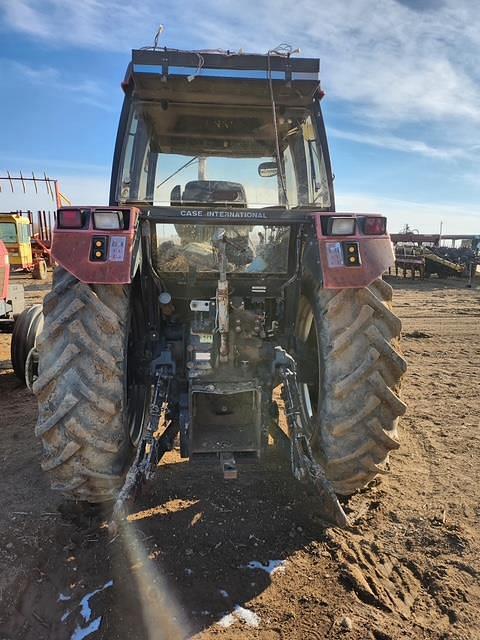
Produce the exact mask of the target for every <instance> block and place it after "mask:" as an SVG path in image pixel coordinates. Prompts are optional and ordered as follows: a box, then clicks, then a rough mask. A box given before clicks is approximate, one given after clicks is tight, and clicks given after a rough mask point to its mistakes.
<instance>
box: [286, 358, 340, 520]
mask: <svg viewBox="0 0 480 640" xmlns="http://www.w3.org/2000/svg"><path fill="white" fill-rule="evenodd" d="M274 364H275V366H276V367H277V369H278V372H279V375H280V378H281V380H282V382H283V388H284V396H285V410H286V416H287V422H288V429H289V432H290V461H291V468H292V473H293V475H294V477H295V478H296V479H297V480H298V481H300V482H302V483H305V484H310V485H312V486H313V487H314V488H315V490H316V492H317V493H318V494H319V496H320V498H321V501H322V515H323V517H324V518H325V520H326V521H328V522H329V523H331V524H333V525H334V526H336V527H341V528H346V527H348V526H349V524H350V523H349V521H348V518H347V516H346V514H345V511H344V510H343V508H342V505H341V504H340V502H339V501H338V498H337V496H336V494H335V491H334V490H333V487H332V484H331V483H330V481H329V480H328V478H327V476H326V475H325V471H324V470H323V468H322V467H321V466H320V465H319V464H318V462H316V460H315V458H314V456H313V452H312V448H311V445H310V440H309V437H308V435H307V429H306V421H307V417H306V416H305V415H304V412H303V411H302V408H301V403H300V392H299V389H298V381H297V374H296V366H295V360H294V359H293V358H292V356H290V355H289V354H288V353H287V352H286V351H284V350H283V349H281V348H280V347H277V348H276V349H275V362H274Z"/></svg>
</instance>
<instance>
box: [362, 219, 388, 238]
mask: <svg viewBox="0 0 480 640" xmlns="http://www.w3.org/2000/svg"><path fill="white" fill-rule="evenodd" d="M363 233H364V234H365V235H366V236H384V235H385V234H386V233H387V219H386V218H384V217H383V216H378V217H376V216H375V217H374V216H368V217H366V218H364V219H363Z"/></svg>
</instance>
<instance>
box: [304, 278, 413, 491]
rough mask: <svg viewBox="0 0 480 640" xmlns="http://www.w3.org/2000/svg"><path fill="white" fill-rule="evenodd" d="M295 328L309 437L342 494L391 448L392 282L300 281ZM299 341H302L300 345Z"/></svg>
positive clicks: (397, 371)
mask: <svg viewBox="0 0 480 640" xmlns="http://www.w3.org/2000/svg"><path fill="white" fill-rule="evenodd" d="M302 294H303V295H302V298H301V301H300V307H299V312H298V317H297V326H296V334H297V337H298V338H299V343H300V346H301V350H302V351H303V353H304V354H313V355H310V357H309V358H307V359H306V360H305V358H304V365H303V372H302V364H300V378H302V373H303V379H304V381H305V382H303V383H302V385H301V388H302V394H301V395H302V402H303V404H304V409H305V410H306V411H307V413H308V414H309V415H310V416H311V420H310V425H311V433H310V437H311V443H312V447H313V449H314V451H315V454H316V455H317V456H318V460H319V462H320V463H321V464H322V466H323V467H324V468H325V471H326V474H327V477H328V478H329V480H330V481H331V482H332V484H333V486H334V489H335V491H336V492H337V493H339V494H343V495H348V494H351V493H353V492H354V491H355V490H356V489H360V488H362V487H364V486H365V485H366V484H367V483H368V482H370V481H371V480H372V479H373V478H374V477H375V476H376V475H377V474H382V473H385V472H386V463H387V462H388V454H389V452H390V451H391V450H392V449H397V448H398V447H399V442H398V437H397V422H398V416H400V415H402V414H403V413H404V412H405V410H406V405H405V404H404V403H403V402H402V401H401V400H400V397H399V391H400V379H401V377H402V375H403V373H404V372H405V370H406V363H405V360H404V359H403V358H402V356H401V355H400V351H399V344H398V343H399V336H400V330H401V322H400V319H399V318H398V317H397V316H396V315H395V314H394V313H393V312H392V310H391V299H392V288H391V287H390V285H388V284H387V283H386V282H384V281H383V280H380V279H379V280H376V281H375V282H374V283H373V284H372V285H370V286H369V287H368V288H365V289H343V290H335V291H327V290H325V289H322V288H320V287H318V286H317V285H316V284H315V283H314V281H313V280H306V281H305V282H304V283H303V291H302ZM302 343H303V344H302Z"/></svg>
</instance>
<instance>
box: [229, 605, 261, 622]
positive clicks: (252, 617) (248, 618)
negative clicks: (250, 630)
mask: <svg viewBox="0 0 480 640" xmlns="http://www.w3.org/2000/svg"><path fill="white" fill-rule="evenodd" d="M233 612H234V614H235V615H236V616H237V618H240V620H243V621H244V622H245V624H247V625H248V626H249V627H258V626H259V625H260V616H257V614H256V613H255V612H254V611H251V610H250V609H245V608H244V607H241V606H240V605H239V604H237V605H235V609H234V611H233Z"/></svg>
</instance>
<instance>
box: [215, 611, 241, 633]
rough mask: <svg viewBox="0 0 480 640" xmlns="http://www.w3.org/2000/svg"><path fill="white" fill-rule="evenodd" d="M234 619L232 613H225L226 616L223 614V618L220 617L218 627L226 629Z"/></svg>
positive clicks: (233, 622)
mask: <svg viewBox="0 0 480 640" xmlns="http://www.w3.org/2000/svg"><path fill="white" fill-rule="evenodd" d="M236 620H237V618H236V617H235V616H234V615H233V614H232V613H227V615H226V616H223V618H220V620H219V621H218V622H217V624H218V626H219V627H223V628H224V629H228V627H231V626H232V624H235V622H236Z"/></svg>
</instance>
